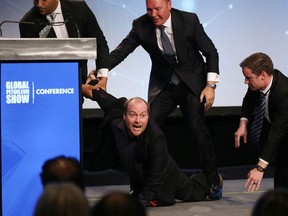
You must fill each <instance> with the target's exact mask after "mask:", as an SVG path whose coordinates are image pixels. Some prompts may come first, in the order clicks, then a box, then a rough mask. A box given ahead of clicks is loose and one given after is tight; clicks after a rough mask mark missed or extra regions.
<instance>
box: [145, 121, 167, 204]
mask: <svg viewBox="0 0 288 216" xmlns="http://www.w3.org/2000/svg"><path fill="white" fill-rule="evenodd" d="M147 132H148V134H147V136H146V142H147V143H148V144H147V155H148V157H147V163H148V165H147V167H146V172H145V173H146V174H147V176H146V177H145V182H144V188H143V191H142V195H143V197H144V199H145V200H155V199H157V191H159V189H160V188H161V187H162V186H163V183H164V182H165V178H166V175H167V170H168V150H167V143H166V138H165V135H164V134H163V133H162V132H161V131H160V129H158V127H157V126H155V123H154V122H153V121H150V127H149V131H147ZM151 134H152V136H151Z"/></svg>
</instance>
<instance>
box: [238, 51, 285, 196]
mask: <svg viewBox="0 0 288 216" xmlns="http://www.w3.org/2000/svg"><path fill="white" fill-rule="evenodd" d="M240 67H241V68H242V73H243V75H244V77H245V81H244V83H245V84H247V85H248V87H249V88H248V91H247V93H246V95H245V97H244V99H243V103H242V112H241V119H240V125H239V128H238V130H237V131H236V133H235V147H236V148H239V147H240V144H241V143H240V139H241V138H243V141H244V143H247V142H248V143H249V144H255V145H258V146H259V147H260V150H261V154H260V156H259V161H258V163H257V165H256V166H255V168H254V169H252V170H250V172H249V173H248V179H247V181H246V184H245V187H246V188H248V191H254V190H258V189H259V187H260V184H261V181H262V179H263V176H264V173H265V169H266V167H267V166H268V165H269V164H271V163H272V162H273V163H274V166H275V174H274V187H275V188H276V187H284V188H288V145H287V139H288V78H287V77H286V76H285V75H284V74H282V73H281V72H280V71H279V70H277V69H274V66H273V62H272V60H271V58H270V57H269V56H268V55H267V54H265V53H254V54H252V55H250V56H249V57H247V58H246V59H244V60H243V61H242V62H241V63H240ZM261 99H263V100H261ZM248 131H249V133H248Z"/></svg>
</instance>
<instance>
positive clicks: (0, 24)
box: [0, 20, 46, 38]
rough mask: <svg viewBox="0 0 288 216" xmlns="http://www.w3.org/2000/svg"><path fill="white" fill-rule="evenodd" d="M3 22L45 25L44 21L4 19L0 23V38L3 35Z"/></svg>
mask: <svg viewBox="0 0 288 216" xmlns="http://www.w3.org/2000/svg"><path fill="white" fill-rule="evenodd" d="M5 23H16V24H27V25H43V26H45V25H46V23H41V22H28V21H12V20H4V21H3V22H1V23H0V38H2V36H3V33H2V25H3V24H5Z"/></svg>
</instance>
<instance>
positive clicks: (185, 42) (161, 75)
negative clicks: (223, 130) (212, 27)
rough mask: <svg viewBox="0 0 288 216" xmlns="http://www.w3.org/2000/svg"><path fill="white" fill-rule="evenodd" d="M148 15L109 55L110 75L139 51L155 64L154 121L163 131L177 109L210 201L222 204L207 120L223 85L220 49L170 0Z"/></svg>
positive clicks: (157, 0)
mask: <svg viewBox="0 0 288 216" xmlns="http://www.w3.org/2000/svg"><path fill="white" fill-rule="evenodd" d="M146 9H147V13H146V14H144V15H143V16H141V17H139V18H137V19H135V20H134V21H133V24H132V25H133V26H132V29H131V31H130V32H129V34H128V35H127V36H126V38H125V39H123V40H122V42H121V43H120V44H119V45H118V46H117V47H116V49H114V50H113V51H112V52H111V53H110V64H111V65H110V68H109V69H110V70H111V69H112V68H114V67H116V66H117V65H118V64H119V63H120V62H122V61H124V59H125V58H126V57H127V56H128V55H129V54H130V53H132V52H133V51H134V50H135V49H136V48H137V47H138V46H142V47H143V48H144V49H145V51H146V52H147V53H148V54H149V55H150V58H151V62H152V67H151V73H150V82H149V90H148V102H149V104H150V107H151V112H150V118H152V119H154V121H155V122H156V123H157V125H158V126H159V127H160V128H161V129H163V126H164V124H165V121H166V119H167V118H168V116H169V115H170V114H171V113H172V112H173V110H175V109H176V108H177V106H179V108H180V110H181V112H182V114H183V116H184V120H185V121H186V123H187V126H188V129H189V133H190V134H191V137H193V138H194V140H195V144H196V146H197V150H198V153H199V157H198V158H199V161H200V165H201V168H202V169H203V171H204V173H205V174H206V175H207V178H208V181H209V184H210V198H212V199H221V197H222V188H221V187H220V178H219V174H218V169H217V165H216V158H215V151H214V144H213V141H212V138H211V135H210V132H209V130H208V128H207V126H206V122H205V114H204V111H208V110H209V109H210V108H211V106H212V104H213V102H214V98H215V88H216V83H217V82H218V79H219V67H218V62H219V57H218V52H217V49H216V47H215V46H214V44H213V42H212V40H211V39H210V38H209V37H208V35H207V34H206V32H205V31H204V28H203V26H202V25H201V23H200V21H199V18H198V16H197V14H195V13H190V12H186V11H180V10H177V9H175V8H172V2H171V0H146ZM204 59H205V60H204ZM133 70H135V69H133ZM98 76H99V74H98ZM101 76H103V74H102V75H101ZM105 81H107V80H106V79H103V82H105ZM103 82H102V81H101V82H100V83H103Z"/></svg>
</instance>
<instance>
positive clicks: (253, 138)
mask: <svg viewBox="0 0 288 216" xmlns="http://www.w3.org/2000/svg"><path fill="white" fill-rule="evenodd" d="M260 94H261V95H260V99H259V106H258V107H257V108H256V112H255V116H254V121H253V123H252V126H251V128H250V142H251V143H253V144H255V145H256V146H258V145H259V137H260V134H261V129H262V124H263V118H264V114H265V103H266V100H265V94H264V93H263V92H260Z"/></svg>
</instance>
